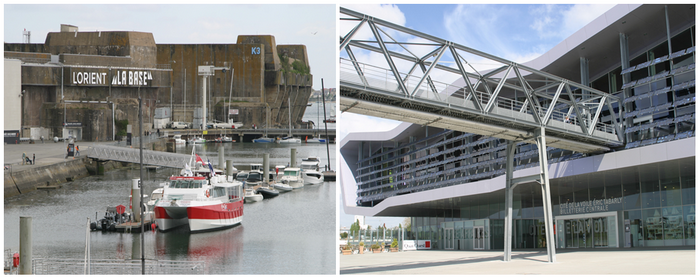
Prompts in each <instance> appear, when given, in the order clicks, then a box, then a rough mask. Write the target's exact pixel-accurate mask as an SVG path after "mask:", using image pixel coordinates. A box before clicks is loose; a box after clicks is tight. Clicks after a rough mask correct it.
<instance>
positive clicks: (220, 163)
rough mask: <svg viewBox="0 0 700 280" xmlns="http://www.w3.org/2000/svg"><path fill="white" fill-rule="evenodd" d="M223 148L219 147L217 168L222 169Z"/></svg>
mask: <svg viewBox="0 0 700 280" xmlns="http://www.w3.org/2000/svg"><path fill="white" fill-rule="evenodd" d="M224 167H225V166H224V146H223V145H221V146H219V168H221V169H224Z"/></svg>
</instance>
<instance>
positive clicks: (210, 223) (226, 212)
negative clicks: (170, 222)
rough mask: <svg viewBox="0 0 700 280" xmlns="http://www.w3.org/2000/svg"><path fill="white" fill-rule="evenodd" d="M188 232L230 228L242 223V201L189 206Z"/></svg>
mask: <svg viewBox="0 0 700 280" xmlns="http://www.w3.org/2000/svg"><path fill="white" fill-rule="evenodd" d="M187 218H188V220H189V224H190V231H205V230H214V229H221V228H226V227H232V226H235V225H238V224H240V223H241V222H243V201H242V200H238V201H234V202H228V203H220V204H212V205H202V206H190V207H188V208H187Z"/></svg>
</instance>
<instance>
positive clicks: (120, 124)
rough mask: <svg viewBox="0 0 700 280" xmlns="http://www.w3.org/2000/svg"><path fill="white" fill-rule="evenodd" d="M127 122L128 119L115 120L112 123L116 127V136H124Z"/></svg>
mask: <svg viewBox="0 0 700 280" xmlns="http://www.w3.org/2000/svg"><path fill="white" fill-rule="evenodd" d="M128 124H129V120H117V121H115V122H114V125H115V126H116V127H117V136H120V137H121V136H126V126H127V125H128Z"/></svg>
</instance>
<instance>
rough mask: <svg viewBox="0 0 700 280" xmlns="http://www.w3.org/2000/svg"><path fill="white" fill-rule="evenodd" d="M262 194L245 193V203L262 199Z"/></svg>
mask: <svg viewBox="0 0 700 280" xmlns="http://www.w3.org/2000/svg"><path fill="white" fill-rule="evenodd" d="M262 200H263V196H262V195H246V197H245V202H247V203H253V202H258V201H262Z"/></svg>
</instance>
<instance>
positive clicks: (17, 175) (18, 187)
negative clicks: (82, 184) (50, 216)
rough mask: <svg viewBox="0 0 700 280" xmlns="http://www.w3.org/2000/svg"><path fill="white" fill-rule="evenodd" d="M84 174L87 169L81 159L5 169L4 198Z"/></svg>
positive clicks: (73, 178) (85, 174)
mask: <svg viewBox="0 0 700 280" xmlns="http://www.w3.org/2000/svg"><path fill="white" fill-rule="evenodd" d="M86 176H88V170H87V169H86V168H85V163H84V162H83V160H81V159H75V160H69V161H66V162H61V163H57V164H53V165H47V166H41V167H37V168H32V169H28V170H23V171H16V172H8V171H5V186H4V193H5V198H7V197H11V196H15V195H19V194H22V193H27V192H32V191H35V190H36V189H37V187H41V186H52V185H58V184H62V183H65V182H68V181H73V180H76V179H79V178H83V177H86Z"/></svg>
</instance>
